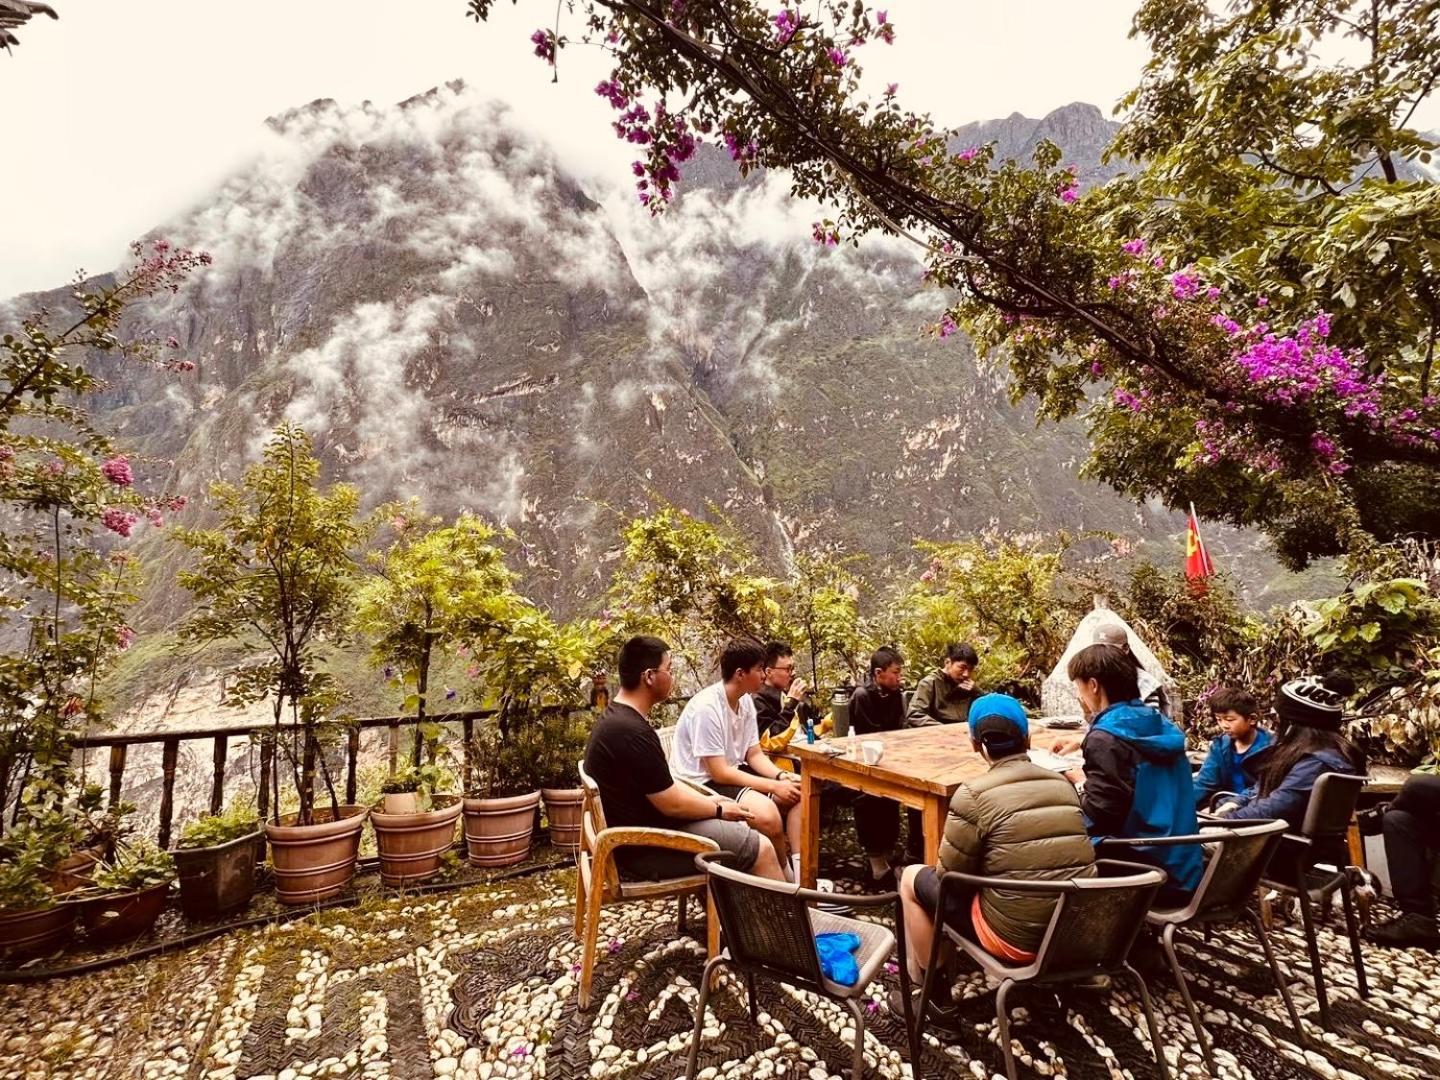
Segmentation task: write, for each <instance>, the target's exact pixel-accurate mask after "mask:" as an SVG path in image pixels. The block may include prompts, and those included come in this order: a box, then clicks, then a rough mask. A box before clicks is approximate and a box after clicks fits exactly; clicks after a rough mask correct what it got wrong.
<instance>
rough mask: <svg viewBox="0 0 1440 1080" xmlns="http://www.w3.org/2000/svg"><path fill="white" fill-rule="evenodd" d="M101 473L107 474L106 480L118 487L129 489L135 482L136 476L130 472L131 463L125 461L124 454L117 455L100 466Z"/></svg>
mask: <svg viewBox="0 0 1440 1080" xmlns="http://www.w3.org/2000/svg"><path fill="white" fill-rule="evenodd" d="M100 471H101V472H102V473H104V474H105V479H106V480H109V481H110V482H111V483H112V484H114V485H115V486H116V487H129V486H130V485H131V484H133V483H134V482H135V476H134V474H133V473H131V471H130V462H128V461H126V460H125V455H124V454H117V455H115V456H114V457H113V458H111V459H110V460H109V461H107V462H105V464H104V465H101V466H100Z"/></svg>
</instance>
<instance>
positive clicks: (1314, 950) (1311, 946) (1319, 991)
mask: <svg viewBox="0 0 1440 1080" xmlns="http://www.w3.org/2000/svg"><path fill="white" fill-rule="evenodd" d="M1295 896H1296V898H1297V899H1298V900H1299V902H1300V923H1301V925H1302V926H1303V927H1304V928H1305V949H1306V951H1307V952H1308V953H1309V954H1310V974H1311V976H1312V977H1313V978H1314V979H1315V1007H1316V1010H1317V1011H1318V1012H1319V1014H1320V1026H1321V1027H1322V1028H1324V1029H1325V1030H1326V1031H1329V1030H1331V1028H1330V997H1329V995H1328V994H1326V992H1325V968H1324V965H1323V964H1322V963H1321V961H1320V942H1319V940H1318V939H1317V938H1316V936H1315V916H1314V914H1313V913H1312V912H1311V910H1310V897H1309V896H1308V895H1306V892H1305V880H1304V878H1303V877H1302V878H1301V880H1300V888H1299V889H1298V890H1297V891H1296V893H1295Z"/></svg>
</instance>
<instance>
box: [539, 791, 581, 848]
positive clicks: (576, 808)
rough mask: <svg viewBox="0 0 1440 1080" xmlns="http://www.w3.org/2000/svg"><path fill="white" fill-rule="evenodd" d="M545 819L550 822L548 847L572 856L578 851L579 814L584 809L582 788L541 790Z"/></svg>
mask: <svg viewBox="0 0 1440 1080" xmlns="http://www.w3.org/2000/svg"><path fill="white" fill-rule="evenodd" d="M540 794H541V795H542V796H543V797H544V799H545V819H546V820H547V821H549V822H550V846H551V847H556V848H559V849H560V850H561V851H568V852H571V853H572V854H573V853H574V852H576V851H578V850H579V849H580V814H581V811H582V810H583V809H584V808H585V789H584V788H578V787H577V788H548V787H547V788H541V789H540Z"/></svg>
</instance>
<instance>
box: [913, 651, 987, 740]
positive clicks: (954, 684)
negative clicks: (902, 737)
mask: <svg viewBox="0 0 1440 1080" xmlns="http://www.w3.org/2000/svg"><path fill="white" fill-rule="evenodd" d="M979 663H980V657H979V656H978V655H976V652H975V650H974V649H973V648H971V647H970V646H969V645H963V644H960V643H958V642H957V643H955V644H952V645H950V646H949V647H947V648H946V650H945V661H944V663H942V664H941V665H940V670H939V671H932V672H931V673H930V674H929V675H926V676H925V677H924V678H923V679H921V680H920V681H919V683H917V684H916V686H915V694H914V696H912V697H911V698H910V706H909V708H908V709H906V710H905V726H906V727H926V726H928V725H930V724H963V723H965V722H966V721H968V720H969V719H970V703H971V702H972V701H974V700H975V699H976V698H977V697H979V696H980V691H979V690H978V689H976V687H975V680H974V678H972V676H973V675H974V674H975V667H976V665H977V664H979Z"/></svg>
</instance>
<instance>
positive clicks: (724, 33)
mask: <svg viewBox="0 0 1440 1080" xmlns="http://www.w3.org/2000/svg"><path fill="white" fill-rule="evenodd" d="M493 2H494V0H471V2H470V5H469V6H470V13H471V15H472V16H473V17H474V18H476V19H477V20H481V21H483V20H484V19H485V18H486V17H487V15H488V14H489V11H490V9H491V7H492V6H493ZM512 2H518V0H512ZM539 10H544V11H545V17H546V18H550V17H552V15H554V14H555V13H556V9H554V8H544V9H539ZM1437 22H1440V8H1437V6H1436V5H1435V4H1433V3H1426V2H1422V0H1334V2H1328V3H1315V2H1302V0H1265V2H1263V3H1261V2H1259V0H1252V2H1248V3H1246V2H1241V3H1236V4H1233V5H1230V6H1229V7H1228V8H1227V9H1226V10H1225V12H1224V13H1219V14H1217V13H1216V12H1213V11H1212V10H1211V9H1210V6H1209V5H1208V4H1206V3H1205V2H1204V0H1180V2H1178V3H1176V2H1170V0H1144V2H1143V3H1141V5H1140V7H1139V10H1138V11H1137V13H1136V16H1135V20H1134V30H1133V32H1134V33H1135V34H1137V35H1140V36H1142V37H1144V38H1145V39H1146V41H1147V42H1148V43H1149V45H1150V48H1151V51H1152V59H1151V61H1150V62H1149V64H1148V65H1147V67H1146V69H1145V71H1144V72H1143V73H1142V75H1141V78H1140V82H1139V85H1138V86H1137V87H1136V88H1135V89H1134V91H1133V92H1132V93H1131V94H1129V95H1128V96H1127V97H1126V98H1125V99H1124V100H1123V101H1122V103H1121V105H1120V109H1121V111H1122V113H1123V120H1124V123H1123V127H1122V129H1121V131H1120V134H1119V136H1118V138H1117V139H1116V141H1115V143H1114V145H1113V147H1112V148H1111V152H1112V153H1113V154H1114V155H1118V156H1120V157H1123V158H1125V159H1126V160H1127V161H1128V162H1129V163H1130V165H1131V167H1130V169H1129V170H1128V171H1127V173H1126V174H1125V175H1123V176H1122V177H1120V178H1119V179H1117V180H1114V181H1112V182H1110V183H1107V184H1105V185H1103V186H1100V187H1096V188H1093V189H1091V190H1089V191H1082V190H1081V185H1080V182H1079V178H1078V177H1077V175H1076V173H1075V172H1074V171H1073V168H1072V167H1070V166H1068V165H1067V163H1066V162H1065V160H1064V156H1063V153H1062V151H1061V149H1060V148H1059V147H1057V146H1055V145H1053V144H1050V143H1042V144H1041V145H1040V146H1039V147H1038V148H1037V150H1036V151H1035V154H1034V157H1033V160H1031V161H1029V162H1015V161H1004V162H1002V161H997V160H996V159H995V153H994V147H993V146H990V145H983V146H968V145H963V144H962V143H961V142H960V141H959V139H958V136H957V134H956V132H955V131H954V130H951V129H946V128H943V127H941V126H939V125H938V124H937V123H936V122H935V121H934V120H933V119H932V118H931V117H930V116H929V115H927V114H920V113H915V112H912V111H909V110H907V109H905V108H904V107H903V106H902V104H901V100H902V99H901V93H900V87H899V86H898V85H897V84H891V85H890V86H889V87H887V89H886V91H885V92H884V93H883V94H882V95H880V96H879V97H878V98H871V97H868V96H867V95H866V94H865V93H864V92H863V91H862V85H861V60H862V58H864V57H866V56H867V55H868V53H870V52H873V51H874V50H875V49H877V48H883V47H884V46H885V44H886V43H889V42H892V41H893V40H894V39H895V35H896V34H897V33H903V32H904V31H903V27H899V26H897V24H896V22H895V20H893V19H891V18H890V17H889V15H888V13H887V12H886V11H884V10H879V9H876V8H873V7H871V6H869V5H867V4H865V3H864V2H863V0H856V2H842V0H824V2H821V3H817V4H814V5H805V6H804V7H803V9H802V8H801V7H799V6H789V7H782V8H779V9H778V10H775V9H772V8H770V7H768V6H766V5H762V4H758V3H753V2H748V0H741V2H733V0H568V2H567V3H566V4H565V5H562V7H561V8H560V9H559V11H558V18H557V19H556V21H554V22H553V23H551V24H549V25H546V26H542V27H541V28H540V29H537V30H536V31H535V33H534V35H533V36H532V39H531V40H532V43H533V45H534V51H535V53H536V55H537V57H538V58H539V59H540V60H541V61H542V62H544V63H547V64H551V65H559V64H560V62H561V57H562V55H563V52H564V50H565V49H566V48H567V47H570V46H573V45H577V44H582V43H583V44H587V45H590V46H594V47H599V48H602V49H604V50H607V51H608V52H609V53H610V55H611V56H612V57H613V59H614V68H613V71H612V73H611V75H610V77H609V78H608V79H606V80H604V81H603V82H601V83H600V85H599V86H597V87H596V88H595V89H596V93H598V94H600V95H601V96H602V97H604V98H606V99H607V100H608V101H609V103H610V104H611V105H612V106H613V107H614V108H615V110H616V120H615V124H614V126H615V131H616V134H617V135H618V136H619V137H620V138H622V139H624V140H626V141H627V142H629V143H631V144H633V145H634V146H635V148H636V151H637V159H636V161H635V163H634V172H635V174H636V177H637V178H638V179H637V180H636V181H635V183H636V190H637V195H638V197H639V199H640V201H641V202H642V203H643V204H644V205H646V206H647V207H649V208H650V209H651V211H652V212H655V213H662V212H663V211H664V209H665V207H666V206H667V205H669V203H670V202H671V200H672V199H673V197H674V196H675V194H676V192H677V191H678V190H679V186H680V184H681V177H682V174H683V171H684V168H685V166H686V163H687V162H688V161H690V160H691V159H692V158H693V157H694V155H695V153H696V150H697V147H698V145H699V144H700V143H701V142H704V141H707V140H708V141H710V142H713V143H716V144H718V145H723V146H724V147H725V149H726V150H727V151H728V152H729V154H730V156H731V157H732V158H733V159H734V160H735V162H736V163H737V165H738V166H739V168H740V170H741V171H742V172H746V173H748V172H750V171H751V170H754V169H757V168H767V169H783V170H786V172H787V174H788V176H789V178H790V184H791V188H792V191H793V193H794V194H795V195H796V196H798V197H802V198H813V199H818V200H820V201H821V202H822V203H823V204H825V205H827V206H829V207H832V208H833V211H832V216H830V217H826V218H824V219H822V220H820V221H817V222H816V223H815V227H814V233H815V239H816V241H817V242H818V243H822V244H827V245H829V244H838V243H853V242H857V241H858V240H859V239H860V238H861V237H863V236H865V235H866V234H868V233H872V232H883V233H889V234H892V235H897V236H903V237H907V238H909V239H911V240H913V241H914V242H915V243H916V245H917V250H918V251H919V252H920V254H921V256H922V257H923V259H924V260H925V263H926V278H927V280H928V281H930V282H931V283H932V284H934V285H936V286H938V287H941V288H943V289H945V290H947V291H948V298H949V301H950V303H949V306H948V309H947V311H946V312H945V314H944V315H943V316H942V318H941V319H940V321H939V322H938V323H937V324H936V325H935V327H934V333H936V334H937V335H938V336H940V337H942V338H944V337H948V336H949V335H950V334H952V333H953V332H954V331H955V330H956V329H957V328H963V329H965V330H966V331H967V332H968V333H969V334H970V335H971V337H972V338H973V339H974V341H975V342H976V344H977V345H978V347H979V348H981V349H982V350H984V351H987V352H990V353H993V354H995V355H997V356H1000V357H1003V359H1004V360H1005V362H1006V363H1007V364H1008V366H1009V369H1010V372H1011V375H1012V386H1013V392H1014V394H1015V395H1016V397H1017V398H1018V397H1023V396H1025V395H1033V396H1034V397H1035V398H1037V399H1038V401H1039V404H1040V411H1041V415H1042V416H1044V417H1046V418H1050V419H1057V418H1062V417H1066V416H1071V415H1075V414H1083V415H1084V416H1085V417H1086V420H1087V422H1088V424H1089V426H1090V430H1091V433H1092V444H1093V451H1092V455H1091V457H1090V459H1089V461H1088V463H1087V464H1086V471H1087V472H1088V473H1090V474H1091V475H1094V476H1096V477H1098V478H1100V479H1102V480H1104V481H1106V482H1108V483H1110V484H1111V485H1113V486H1114V487H1116V488H1118V489H1119V490H1121V491H1123V492H1126V493H1128V494H1130V495H1133V496H1136V497H1137V498H1138V497H1145V496H1152V495H1153V496H1159V497H1161V498H1162V499H1163V500H1165V502H1167V503H1168V504H1169V505H1171V506H1183V505H1185V504H1186V503H1188V502H1191V501H1193V502H1194V503H1195V505H1196V507H1197V508H1198V509H1199V510H1200V512H1201V513H1203V514H1205V515H1207V516H1209V517H1212V518H1218V519H1223V520H1228V521H1231V522H1233V523H1235V524H1238V525H1253V526H1258V527H1261V528H1263V529H1264V530H1266V531H1267V532H1268V533H1269V535H1270V536H1271V537H1272V538H1273V539H1274V540H1275V543H1276V546H1277V549H1278V550H1279V552H1280V554H1281V555H1282V557H1284V558H1286V559H1287V560H1288V561H1289V562H1290V563H1291V564H1292V565H1297V566H1299V565H1303V564H1305V563H1306V562H1307V561H1308V560H1310V559H1311V558H1314V557H1316V556H1321V555H1329V554H1335V553H1338V552H1341V551H1346V550H1354V549H1356V548H1357V547H1363V546H1364V545H1365V544H1367V543H1368V542H1369V539H1370V537H1371V536H1374V535H1380V536H1385V537H1389V536H1395V535H1401V534H1413V535H1421V536H1434V535H1437V533H1440V494H1437V492H1440V485H1437V484H1436V483H1435V480H1436V473H1437V469H1440V399H1437V397H1436V395H1434V394H1432V393H1431V385H1430V382H1431V368H1432V363H1433V359H1434V345H1435V337H1436V331H1437V325H1440V306H1437V295H1440V186H1437V185H1436V184H1435V183H1433V182H1432V181H1431V179H1430V178H1429V174H1428V171H1427V170H1428V166H1429V165H1430V155H1431V153H1432V151H1433V149H1434V146H1433V143H1432V142H1431V140H1430V139H1428V138H1427V137H1425V136H1424V135H1423V134H1422V133H1420V132H1419V131H1417V130H1415V129H1413V128H1412V127H1410V126H1409V125H1410V122H1411V119H1412V117H1413V116H1414V112H1415V109H1416V107H1417V106H1418V105H1419V104H1420V103H1421V102H1422V101H1424V100H1425V99H1426V98H1427V97H1429V96H1430V94H1431V91H1432V90H1433V88H1434V82H1435V79H1436V73H1437V72H1440V32H1437ZM559 71H560V68H559V67H557V75H558V72H559Z"/></svg>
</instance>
